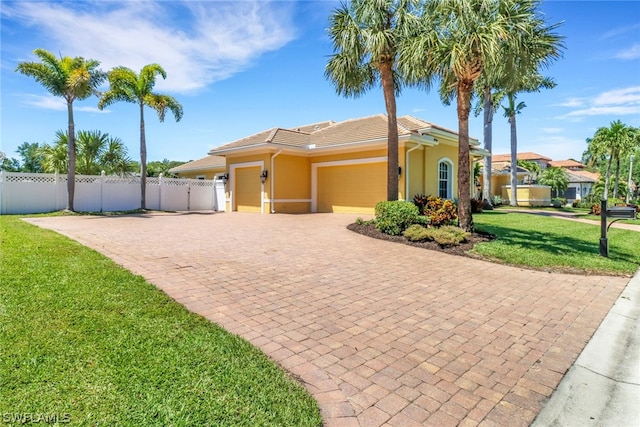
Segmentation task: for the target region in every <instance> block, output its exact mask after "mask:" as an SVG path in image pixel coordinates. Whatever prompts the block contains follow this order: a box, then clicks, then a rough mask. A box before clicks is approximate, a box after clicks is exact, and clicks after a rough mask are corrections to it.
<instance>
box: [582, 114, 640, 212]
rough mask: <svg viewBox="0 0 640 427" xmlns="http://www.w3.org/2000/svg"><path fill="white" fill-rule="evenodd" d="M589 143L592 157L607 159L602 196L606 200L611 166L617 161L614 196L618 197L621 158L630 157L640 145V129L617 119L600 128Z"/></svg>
mask: <svg viewBox="0 0 640 427" xmlns="http://www.w3.org/2000/svg"><path fill="white" fill-rule="evenodd" d="M587 143H588V144H589V147H588V149H587V151H588V152H589V153H590V154H591V157H593V158H596V159H606V167H605V172H604V191H603V194H602V198H603V199H605V200H606V199H608V198H609V182H610V178H611V166H612V164H613V163H614V162H615V165H616V173H615V179H614V190H613V197H614V198H616V197H618V188H619V186H618V183H619V182H620V164H621V159H625V158H629V156H630V155H631V154H633V153H634V152H635V151H636V150H637V149H638V147H639V146H640V130H639V129H638V128H634V127H631V126H627V125H625V124H624V123H622V122H621V121H620V120H616V121H613V122H611V124H610V126H609V127H600V128H598V130H596V132H595V134H594V135H593V138H588V139H587ZM583 158H584V155H583Z"/></svg>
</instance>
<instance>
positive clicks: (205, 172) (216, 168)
mask: <svg viewBox="0 0 640 427" xmlns="http://www.w3.org/2000/svg"><path fill="white" fill-rule="evenodd" d="M225 171H226V160H225V158H224V157H222V156H207V157H203V158H202V159H198V160H193V161H190V162H187V163H184V164H182V165H180V166H176V167H175V168H171V169H169V172H171V173H174V174H176V175H178V176H179V177H180V178H195V179H213V178H214V177H215V176H216V175H218V174H222V173H224V172H225Z"/></svg>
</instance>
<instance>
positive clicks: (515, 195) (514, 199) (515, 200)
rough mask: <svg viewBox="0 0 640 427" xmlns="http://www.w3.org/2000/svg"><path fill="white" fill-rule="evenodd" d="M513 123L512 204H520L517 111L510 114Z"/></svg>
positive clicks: (510, 120)
mask: <svg viewBox="0 0 640 427" xmlns="http://www.w3.org/2000/svg"><path fill="white" fill-rule="evenodd" d="M509 124H510V125H511V201H510V203H509V204H510V205H511V206H518V136H517V134H516V112H515V111H512V112H511V115H510V116H509Z"/></svg>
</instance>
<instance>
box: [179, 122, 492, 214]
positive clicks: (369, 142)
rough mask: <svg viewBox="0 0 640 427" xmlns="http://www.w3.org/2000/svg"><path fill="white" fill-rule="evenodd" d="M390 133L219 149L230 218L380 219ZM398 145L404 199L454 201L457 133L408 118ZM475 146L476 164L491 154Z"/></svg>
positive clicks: (304, 132)
mask: <svg viewBox="0 0 640 427" xmlns="http://www.w3.org/2000/svg"><path fill="white" fill-rule="evenodd" d="M387 127H388V121H387V116H386V115H384V114H378V115H374V116H369V117H363V118H357V119H351V120H345V121H342V122H332V121H325V122H319V123H313V124H309V125H305V126H300V127H296V128H290V129H284V128H278V127H276V128H272V129H267V130H265V131H262V132H258V133H256V134H254V135H250V136H247V137H245V138H241V139H239V140H237V141H233V142H230V143H228V144H225V145H222V146H221V147H217V148H214V149H212V150H211V151H210V152H209V155H211V156H220V157H224V158H225V163H226V164H225V171H224V173H217V174H216V175H217V177H218V178H219V179H221V180H223V181H224V182H225V189H226V210H227V211H245V212H262V213H267V212H271V213H276V212H277V213H306V212H350V213H368V214H371V213H373V211H374V207H375V204H376V203H377V202H379V201H381V200H386V198H387V191H386V188H387ZM398 138H399V150H398V158H399V168H398V175H399V185H398V191H399V198H400V199H408V200H411V199H412V198H413V196H414V195H415V194H418V193H422V194H433V195H439V196H441V197H444V198H450V199H451V198H454V197H455V196H456V195H457V179H456V177H457V167H458V135H457V133H456V132H454V131H451V130H448V129H445V128H443V127H440V126H438V125H435V124H433V123H429V122H426V121H424V120H421V119H419V118H416V117H413V116H403V117H398ZM470 145H471V154H470V162H471V164H473V161H478V160H480V159H481V158H482V156H483V154H484V151H483V150H481V149H478V141H477V140H475V139H472V140H471V141H470ZM201 160H202V159H201ZM183 166H185V165H183ZM185 167H187V166H185ZM471 169H473V168H471ZM201 173H202V172H201ZM470 182H473V180H472V179H471V177H470ZM469 191H470V193H471V192H472V188H469Z"/></svg>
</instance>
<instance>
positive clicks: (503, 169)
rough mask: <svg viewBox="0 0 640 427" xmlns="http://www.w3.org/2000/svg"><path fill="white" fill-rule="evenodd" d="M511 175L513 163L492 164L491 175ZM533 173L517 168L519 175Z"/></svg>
mask: <svg viewBox="0 0 640 427" xmlns="http://www.w3.org/2000/svg"><path fill="white" fill-rule="evenodd" d="M510 173H511V162H493V161H492V162H491V175H507V174H510ZM529 173H531V171H529V170H527V169H525V168H523V167H520V166H517V167H516V174H517V175H526V174H529Z"/></svg>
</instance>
